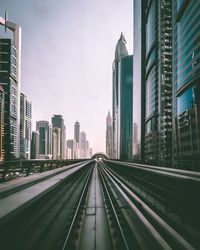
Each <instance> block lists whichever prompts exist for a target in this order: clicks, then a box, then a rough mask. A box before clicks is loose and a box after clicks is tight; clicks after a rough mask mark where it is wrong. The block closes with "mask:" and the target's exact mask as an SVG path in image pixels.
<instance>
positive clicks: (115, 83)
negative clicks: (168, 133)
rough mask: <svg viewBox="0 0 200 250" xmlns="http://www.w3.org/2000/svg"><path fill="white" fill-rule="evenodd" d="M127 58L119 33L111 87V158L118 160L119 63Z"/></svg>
mask: <svg viewBox="0 0 200 250" xmlns="http://www.w3.org/2000/svg"><path fill="white" fill-rule="evenodd" d="M126 56H128V50H127V48H126V40H125V38H124V36H123V34H122V33H121V36H120V39H119V40H118V42H117V45H116V48H115V59H114V62H113V86H112V92H113V93H112V99H113V100H112V102H113V103H112V107H113V112H112V113H113V115H112V116H113V158H115V159H119V156H120V153H119V62H120V60H121V59H122V58H124V57H126Z"/></svg>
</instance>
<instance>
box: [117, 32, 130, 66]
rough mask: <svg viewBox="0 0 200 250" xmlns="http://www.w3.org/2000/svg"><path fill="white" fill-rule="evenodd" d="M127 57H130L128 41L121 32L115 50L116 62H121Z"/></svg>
mask: <svg viewBox="0 0 200 250" xmlns="http://www.w3.org/2000/svg"><path fill="white" fill-rule="evenodd" d="M125 56H128V50H127V47H126V39H125V37H124V34H123V32H121V35H120V38H119V40H118V42H117V45H116V48H115V60H117V61H119V60H121V59H122V58H124V57H125Z"/></svg>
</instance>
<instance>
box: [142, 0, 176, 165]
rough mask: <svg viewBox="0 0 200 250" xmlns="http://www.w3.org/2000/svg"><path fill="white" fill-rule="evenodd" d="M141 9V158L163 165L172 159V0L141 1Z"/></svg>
mask: <svg viewBox="0 0 200 250" xmlns="http://www.w3.org/2000/svg"><path fill="white" fill-rule="evenodd" d="M143 8H144V9H145V10H144V11H143V15H144V16H143V18H144V20H145V21H144V22H145V24H144V33H143V34H142V40H145V48H143V50H142V53H143V55H144V56H143V57H144V61H143V63H142V68H143V70H144V74H145V78H144V79H143V83H142V85H143V86H144V93H143V94H142V95H143V99H144V100H145V101H144V104H142V106H143V107H142V110H144V114H142V115H144V116H145V117H144V119H143V123H144V133H145V137H144V158H145V161H146V162H148V163H153V164H159V165H165V166H166V165H169V164H171V158H172V146H171V145H172V1H171V0H166V1H164V0H161V1H156V0H151V1H143Z"/></svg>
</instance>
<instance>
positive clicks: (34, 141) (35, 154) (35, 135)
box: [31, 131, 40, 159]
mask: <svg viewBox="0 0 200 250" xmlns="http://www.w3.org/2000/svg"><path fill="white" fill-rule="evenodd" d="M39 149H40V134H39V132H38V131H32V138H31V159H39Z"/></svg>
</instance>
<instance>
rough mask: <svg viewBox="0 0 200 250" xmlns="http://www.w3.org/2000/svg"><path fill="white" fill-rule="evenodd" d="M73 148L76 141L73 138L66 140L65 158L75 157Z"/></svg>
mask: <svg viewBox="0 0 200 250" xmlns="http://www.w3.org/2000/svg"><path fill="white" fill-rule="evenodd" d="M75 148H76V142H75V140H73V139H71V140H67V156H68V157H67V159H75Z"/></svg>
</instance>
